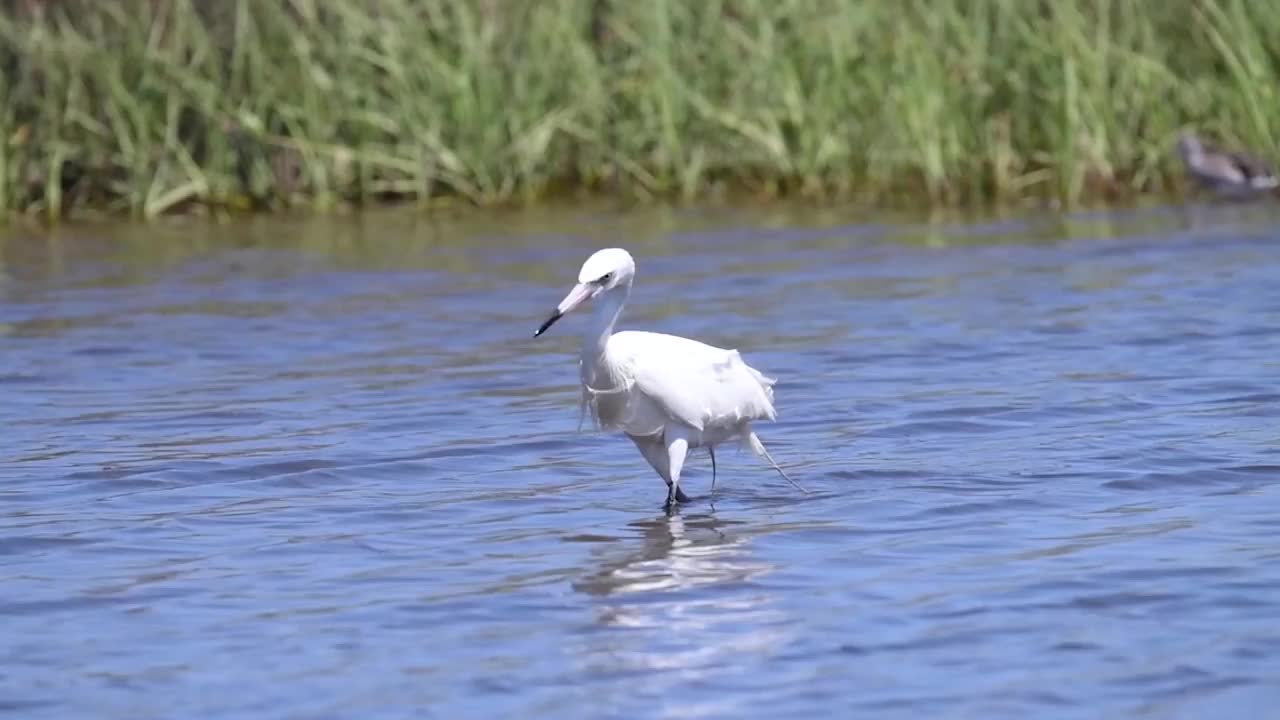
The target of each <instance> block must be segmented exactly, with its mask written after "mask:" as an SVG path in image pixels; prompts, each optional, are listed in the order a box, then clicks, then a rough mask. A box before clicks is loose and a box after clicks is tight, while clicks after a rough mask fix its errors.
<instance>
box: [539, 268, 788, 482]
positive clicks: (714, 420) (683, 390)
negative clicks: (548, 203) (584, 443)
mask: <svg viewBox="0 0 1280 720" xmlns="http://www.w3.org/2000/svg"><path fill="white" fill-rule="evenodd" d="M634 277H635V261H634V260H632V258H631V255H630V253H628V252H627V251H626V250H622V249H620V248H608V249H605V250H600V251H597V252H596V253H595V254H593V255H592V256H591V257H590V258H588V259H587V261H586V263H584V264H583V266H582V271H581V272H580V273H579V275H578V284H577V285H576V286H575V287H574V288H573V289H572V290H570V291H569V294H568V295H567V296H565V298H564V300H562V301H561V302H560V305H559V306H558V307H557V308H556V311H555V312H554V313H552V315H551V317H550V318H548V319H547V321H546V322H545V323H543V325H542V327H540V328H539V329H538V331H537V332H536V333H534V337H537V336H539V335H541V334H542V333H543V332H545V331H546V330H547V328H549V327H551V325H552V324H553V323H555V322H556V321H557V320H559V319H560V318H561V317H563V316H564V315H565V314H567V313H568V312H570V311H571V310H573V309H574V308H575V307H577V306H579V305H581V304H582V303H584V302H587V301H593V302H594V304H595V311H594V313H593V314H592V320H591V324H590V325H589V326H588V328H587V330H586V332H585V333H584V334H583V341H582V356H581V359H580V361H579V362H580V370H581V376H582V403H583V409H584V412H590V414H591V416H592V418H593V419H594V420H595V421H596V423H597V424H598V425H599V426H600V427H602V428H605V429H610V430H621V431H622V432H623V433H625V434H626V435H627V436H628V437H630V438H631V440H632V441H633V442H634V443H635V444H636V447H637V448H639V449H640V452H641V454H642V455H644V457H645V459H646V460H648V461H649V464H650V465H652V466H653V468H654V470H656V471H657V472H658V474H659V475H660V476H662V479H663V480H664V481H666V483H667V506H668V507H671V506H672V504H673V503H675V502H685V501H687V500H688V498H687V496H685V494H684V492H683V491H682V490H680V472H681V470H682V468H683V466H684V460H685V456H686V454H687V453H688V450H689V449H691V448H699V447H705V448H707V449H708V451H709V452H710V453H711V463H712V469H713V479H712V483H713V487H714V482H715V480H714V468H715V446H717V445H719V444H721V443H724V442H727V441H729V440H734V439H742V440H744V441H745V442H746V443H747V444H748V446H749V447H751V449H752V450H753V451H755V452H756V453H757V454H758V455H760V456H761V457H762V458H764V459H765V460H766V461H767V462H768V463H769V464H770V465H771V466H772V467H773V468H774V469H775V470H777V471H778V472H779V474H781V475H782V477H783V478H786V479H787V480H788V482H790V478H787V476H786V474H785V473H783V472H782V469H781V468H779V467H778V466H777V463H775V462H773V459H772V458H771V457H769V453H768V451H767V450H766V449H765V447H764V444H763V443H761V442H760V438H759V437H758V436H757V435H756V434H755V432H754V431H753V430H752V429H751V423H752V422H753V421H755V420H773V419H775V418H776V417H777V413H776V411H775V409H774V406H773V384H774V380H773V379H772V378H769V377H766V376H765V375H763V374H761V373H760V372H759V371H757V370H756V369H755V368H753V367H751V366H750V365H747V364H746V362H744V361H743V360H742V356H741V355H739V354H738V351H737V350H726V349H724V348H718V347H713V346H711V345H707V344H706V343H701V342H698V341H696V340H690V339H688V338H683V337H679V336H676V335H665V334H662V333H652V332H637V331H628V332H620V333H616V334H615V333H614V332H613V326H614V323H616V322H617V319H618V315H619V314H621V312H622V307H623V305H624V304H625V303H626V299H627V296H628V294H629V293H630V291H631V283H632V280H633V278H634ZM792 484H793V485H794V484H795V483H792ZM797 487H799V486H797Z"/></svg>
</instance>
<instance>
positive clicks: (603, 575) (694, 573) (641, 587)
mask: <svg viewBox="0 0 1280 720" xmlns="http://www.w3.org/2000/svg"><path fill="white" fill-rule="evenodd" d="M744 524H745V523H743V522H741V521H732V520H724V519H722V518H720V517H719V516H717V515H716V514H715V513H714V512H709V513H682V512H679V511H676V512H673V513H670V514H667V513H665V512H663V513H662V514H660V515H658V516H657V517H653V518H650V519H646V520H638V521H635V522H631V523H628V524H627V527H628V528H629V529H631V530H632V531H633V532H635V533H636V534H638V535H639V540H640V545H639V547H629V548H628V549H626V550H623V551H621V552H619V551H618V550H617V547H616V545H614V544H609V545H607V546H601V547H600V548H599V550H598V551H597V553H595V555H596V561H597V566H596V568H595V569H594V570H592V571H590V572H589V573H588V574H587V575H586V576H585V577H583V578H582V579H580V580H579V581H577V582H575V583H573V588H574V589H575V590H577V591H579V592H582V593H585V594H588V595H595V596H608V595H617V594H624V593H637V592H646V591H660V590H676V589H687V588H691V587H696V586H700V585H706V584H711V583H717V582H724V581H732V580H740V579H745V578H746V577H749V576H751V575H753V574H755V573H757V572H760V571H761V568H760V567H757V566H756V565H755V564H752V563H743V562H740V560H741V557H740V555H742V552H741V546H742V544H743V543H745V542H746V540H747V537H746V536H745V535H740V534H737V533H735V532H733V529H734V527H735V526H741V525H744ZM628 545H630V544H628Z"/></svg>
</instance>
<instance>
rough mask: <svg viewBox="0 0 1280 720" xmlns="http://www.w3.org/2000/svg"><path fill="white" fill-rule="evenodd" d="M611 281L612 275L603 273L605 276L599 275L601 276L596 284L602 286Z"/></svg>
mask: <svg viewBox="0 0 1280 720" xmlns="http://www.w3.org/2000/svg"><path fill="white" fill-rule="evenodd" d="M612 279H613V273H611V272H607V273H605V274H603V275H601V276H600V279H599V280H597V281H596V282H599V283H600V284H601V285H603V284H604V283H607V282H609V281H610V280H612Z"/></svg>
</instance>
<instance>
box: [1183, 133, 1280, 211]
mask: <svg viewBox="0 0 1280 720" xmlns="http://www.w3.org/2000/svg"><path fill="white" fill-rule="evenodd" d="M1178 153H1179V154H1180V155H1182V161H1183V163H1185V164H1186V166H1187V172H1188V173H1190V175H1191V177H1193V178H1195V180H1196V182H1198V183H1199V184H1200V185H1201V186H1202V187H1204V188H1207V189H1209V190H1211V191H1213V192H1215V193H1217V194H1218V195H1221V196H1224V197H1245V196H1250V195H1257V194H1260V193H1264V192H1266V191H1268V190H1272V189H1274V188H1275V187H1276V186H1277V185H1280V180H1277V179H1276V174H1275V171H1274V170H1272V169H1271V166H1270V164H1268V163H1267V162H1266V161H1265V160H1263V159H1261V158H1259V157H1257V156H1255V155H1249V154H1247V153H1243V152H1233V151H1227V150H1221V149H1218V148H1215V147H1212V146H1210V145H1208V144H1206V143H1205V142H1204V141H1202V140H1201V139H1200V138H1199V137H1197V136H1196V135H1195V134H1194V133H1191V132H1183V133H1182V134H1181V135H1179V136H1178Z"/></svg>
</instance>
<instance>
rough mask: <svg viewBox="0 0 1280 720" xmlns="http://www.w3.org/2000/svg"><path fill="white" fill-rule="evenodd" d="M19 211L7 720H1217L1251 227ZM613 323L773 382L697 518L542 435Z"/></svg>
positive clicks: (1253, 364) (1235, 710)
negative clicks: (617, 279)
mask: <svg viewBox="0 0 1280 720" xmlns="http://www.w3.org/2000/svg"><path fill="white" fill-rule="evenodd" d="M39 235H40V234H39V233H34V232H25V233H24V232H23V231H20V230H13V231H11V233H10V235H9V236H8V237H7V238H6V239H5V240H4V242H3V245H0V258H2V260H3V267H2V268H0V270H2V273H0V345H2V347H3V352H2V354H0V393H2V395H0V397H3V400H4V401H3V402H2V403H0V422H3V424H4V426H5V427H6V428H8V430H7V433H6V434H5V439H4V440H3V441H0V448H2V449H3V450H4V452H3V456H5V457H7V458H8V462H6V463H4V465H3V466H0V582H2V586H3V588H4V592H3V594H2V595H0V623H3V625H2V626H0V627H2V628H3V638H4V640H3V642H2V643H0V714H3V715H8V716H12V717H22V718H79V717H86V718H87V717H95V718H103V717H120V718H124V717H128V718H152V717H154V718H161V717H173V716H175V715H180V716H190V717H200V718H215V717H227V718H231V717H234V718H282V717H288V718H330V717H332V718H337V717H361V718H366V719H368V718H383V717H388V718H389V717H407V716H413V717H440V718H446V717H447V718H453V717H495V716H499V715H501V714H505V715H507V716H510V717H521V718H525V717H527V718H564V717H617V718H629V717H640V716H645V717H679V718H698V717H732V718H748V717H761V718H765V717H768V718H772V717H777V716H808V717H814V716H828V717H847V716H849V715H850V714H863V715H867V716H873V717H878V718H889V717H902V718H920V717H981V718H995V717H1008V718H1027V717H1078V718H1098V717H1130V716H1135V715H1139V714H1141V715H1144V716H1150V717H1161V718H1165V717H1180V718H1181V717H1186V718H1200V717H1212V716H1219V717H1246V716H1262V714H1264V713H1265V711H1267V710H1269V709H1270V707H1271V706H1272V705H1273V704H1274V703H1275V702H1276V701H1277V700H1280V543H1278V542H1277V539H1276V538H1277V533H1278V532H1280V484H1278V483H1277V481H1278V480H1280V423H1277V420H1278V419H1280V403H1278V401H1280V390H1278V389H1277V388H1278V383H1280V291H1278V290H1277V285H1276V278H1277V277H1280V212H1276V211H1275V210H1272V209H1270V208H1266V207H1230V208H1220V209H1211V208H1199V209H1196V210H1183V209H1169V208H1156V209H1149V210H1141V211H1126V212H1114V213H1093V214H1080V215H1076V216H1067V217H1051V216H1030V217H1021V218H1019V217H1011V218H1003V219H979V220H966V219H962V218H956V219H949V220H948V219H942V220H935V221H932V222H921V221H913V220H902V219H898V218H878V219H875V221H874V222H868V221H867V220H866V219H865V218H863V219H859V218H857V217H854V216H844V215H841V214H838V213H831V212H825V213H823V212H817V211H811V210H801V209H793V210H790V211H779V210H770V211H764V210H757V211H742V210H714V211H712V210H708V211H660V212H648V213H639V212H632V213H625V212H624V213H618V212H610V211H607V210H601V209H583V210H579V211H556V212H551V211H547V212H539V213H525V214H519V215H496V216H493V217H490V218H487V219H483V220H480V219H475V218H472V219H466V218H454V219H449V218H444V219H439V218H438V219H432V220H428V219H425V218H424V217H423V216H421V215H417V216H415V215H412V214H406V213H400V212H389V213H371V214H368V215H365V216H362V217H360V218H358V219H351V220H347V219H334V218H327V219H314V220H289V219H282V218H277V219H263V220H256V221H252V222H246V223H242V224H225V225H217V224H202V223H198V222H174V223H171V224H166V225H160V226H153V227H130V226H110V227H68V228H63V229H61V230H59V231H57V232H56V233H54V234H52V235H51V236H48V237H44V236H39ZM612 244H623V245H626V246H627V247H629V248H630V249H631V250H632V252H633V253H634V254H635V255H636V256H637V260H638V264H639V271H638V278H637V284H636V289H635V291H634V293H633V294H632V300H631V304H630V306H629V308H628V312H627V313H626V315H625V316H624V321H623V325H624V326H626V327H632V328H645V329H660V330H663V331H668V332H674V333H678V334H685V335H690V336H694V337H697V338H699V339H702V340H705V341H708V342H712V343H714V344H719V345H723V346H727V347H736V348H738V349H740V350H741V351H742V353H743V355H744V357H745V359H746V360H747V361H748V362H750V363H752V364H753V365H755V366H757V367H759V368H761V369H762V370H763V371H765V372H767V373H769V374H772V375H775V376H777V377H779V378H780V382H779V384H778V387H777V397H778V403H779V408H780V413H781V416H780V418H779V422H777V423H776V424H764V425H761V426H759V427H758V430H759V431H760V433H761V435H762V437H763V438H764V440H765V442H766V443H768V444H769V446H770V448H771V449H772V450H773V452H774V454H775V456H776V457H777V458H778V459H779V461H781V462H782V463H783V464H784V465H786V466H787V467H788V468H789V469H790V471H791V473H792V475H793V476H794V477H796V478H797V479H799V480H800V481H801V482H802V483H803V484H804V485H805V486H806V487H807V488H808V489H809V490H810V491H811V492H810V494H807V495H805V494H801V493H799V492H797V491H796V490H794V489H793V488H791V487H790V486H788V485H786V484H785V483H783V482H782V481H781V480H779V479H778V478H777V477H776V476H774V475H773V474H772V473H771V472H770V471H769V470H768V469H767V468H765V467H764V466H762V465H760V464H759V463H758V462H757V461H755V460H754V459H753V458H752V457H751V456H750V454H749V453H746V452H742V453H738V452H736V451H733V450H724V451H722V453H720V454H719V455H718V459H719V467H720V475H719V480H718V483H717V489H716V494H715V496H714V502H709V501H708V498H707V490H708V487H709V480H710V473H709V467H710V466H709V463H708V461H707V457H706V455H705V453H699V454H697V455H695V456H694V457H693V458H692V460H691V463H690V466H689V470H688V472H687V474H686V478H685V483H684V485H685V487H686V488H687V489H688V490H689V492H690V493H691V494H692V495H694V496H695V501H694V502H693V503H691V504H690V505H688V506H685V507H684V508H682V509H681V510H680V511H679V512H678V513H677V514H675V515H673V516H671V517H667V516H666V515H664V514H663V513H662V512H661V511H660V504H661V502H662V499H663V496H664V494H665V488H664V487H663V485H662V482H661V481H660V480H659V479H658V478H657V476H656V475H654V474H653V472H652V471H651V470H650V469H649V468H648V467H647V466H646V465H645V464H644V462H643V460H642V459H641V458H640V456H639V454H638V453H637V452H636V451H635V449H634V447H633V446H632V445H631V444H630V443H629V442H628V441H626V440H625V439H624V438H621V437H617V436H610V435H600V434H594V433H590V432H583V433H576V432H575V428H576V427H577V423H578V410H577V389H576V381H577V376H576V366H575V362H576V355H575V347H576V335H575V333H576V332H577V331H578V330H579V329H580V328H581V327H582V326H583V321H582V319H581V318H576V317H573V316H571V317H570V318H568V319H566V320H564V321H562V322H561V323H560V324H559V325H557V326H556V327H555V328H554V329H553V330H552V332H551V333H550V334H549V335H548V336H546V337H544V338H542V339H540V340H538V341H536V342H535V341H533V340H532V339H531V338H530V335H531V333H532V331H533V329H534V328H535V327H537V325H538V323H539V322H540V321H541V320H542V319H543V317H544V316H545V313H546V312H547V310H548V309H549V308H550V307H552V306H553V305H554V303H555V302H556V301H558V300H559V299H560V297H561V296H562V294H563V293H564V291H565V290H566V289H567V288H568V287H569V286H570V284H571V283H572V281H573V280H574V279H575V277H576V274H577V269H578V266H579V264H580V263H581V261H582V260H583V259H584V258H585V257H586V255H587V254H588V253H589V252H590V251H591V250H593V249H595V248H596V247H600V246H603V245H612Z"/></svg>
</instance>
